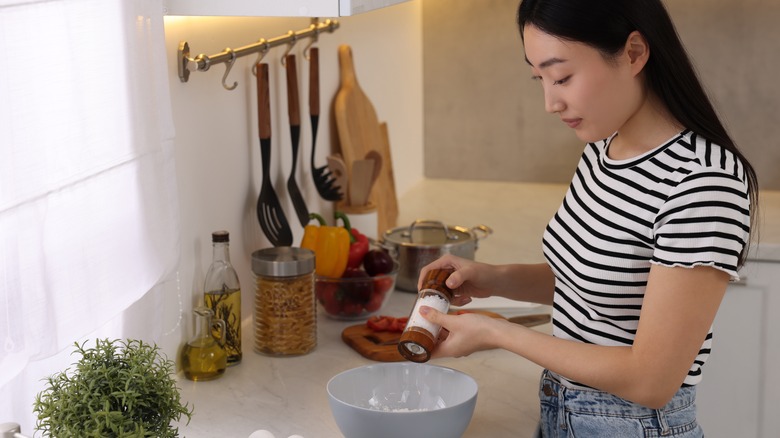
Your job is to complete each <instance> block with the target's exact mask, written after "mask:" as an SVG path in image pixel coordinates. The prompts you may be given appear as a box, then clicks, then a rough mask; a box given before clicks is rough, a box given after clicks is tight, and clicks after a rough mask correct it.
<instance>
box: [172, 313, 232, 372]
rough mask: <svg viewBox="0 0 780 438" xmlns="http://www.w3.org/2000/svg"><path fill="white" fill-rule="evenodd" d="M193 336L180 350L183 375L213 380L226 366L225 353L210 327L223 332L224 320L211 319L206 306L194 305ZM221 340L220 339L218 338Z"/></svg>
mask: <svg viewBox="0 0 780 438" xmlns="http://www.w3.org/2000/svg"><path fill="white" fill-rule="evenodd" d="M193 312H194V313H195V336H194V337H193V338H192V339H190V340H189V342H187V345H185V346H184V349H182V352H181V368H182V371H184V377H186V378H188V379H190V380H195V381H201V380H213V379H216V378H217V377H220V376H221V375H222V374H224V373H225V368H227V353H225V350H224V349H223V348H222V346H221V345H220V344H219V343H218V342H217V340H216V339H214V336H213V335H212V327H213V326H217V327H218V328H217V330H218V331H219V332H220V333H222V335H224V334H225V322H224V321H222V320H216V321H212V319H211V318H212V316H214V312H212V311H211V309H209V308H208V307H205V306H201V307H196V308H195V309H194V310H193ZM220 340H222V339H220Z"/></svg>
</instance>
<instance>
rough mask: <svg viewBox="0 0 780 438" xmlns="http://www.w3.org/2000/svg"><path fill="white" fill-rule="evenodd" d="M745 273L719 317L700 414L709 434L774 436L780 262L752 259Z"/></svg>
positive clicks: (778, 401) (778, 422)
mask: <svg viewBox="0 0 780 438" xmlns="http://www.w3.org/2000/svg"><path fill="white" fill-rule="evenodd" d="M741 275H742V276H743V277H744V280H743V281H740V282H739V283H737V284H733V285H731V286H729V288H728V290H727V291H726V296H725V297H724V299H723V303H722V304H721V306H720V309H719V310H718V315H717V316H716V318H715V322H714V332H713V336H714V337H713V346H712V356H711V357H710V358H709V360H708V361H707V364H706V365H705V366H704V378H703V380H702V382H701V383H700V384H699V387H698V395H697V406H698V418H699V422H700V423H701V425H702V427H703V428H704V431H705V434H706V435H707V436H708V437H715V438H719V437H724V438H729V437H737V436H738V437H756V438H769V437H770V436H771V437H774V436H776V435H775V434H776V433H777V430H780V417H779V416H778V415H777V412H776V410H777V406H780V394H778V393H777V390H776V389H777V388H780V376H778V375H777V373H776V372H774V371H773V370H774V369H776V368H777V363H778V361H780V320H779V319H778V318H777V315H778V314H780V260H759V261H757V260H751V261H748V263H746V265H745V268H744V269H743V271H742V272H741ZM773 389H774V390H773Z"/></svg>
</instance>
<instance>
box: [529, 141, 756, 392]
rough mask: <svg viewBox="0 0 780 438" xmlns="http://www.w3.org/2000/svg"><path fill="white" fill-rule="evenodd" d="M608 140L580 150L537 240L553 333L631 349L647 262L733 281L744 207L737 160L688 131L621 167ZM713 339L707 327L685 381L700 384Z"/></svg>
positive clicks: (744, 231) (745, 220)
mask: <svg viewBox="0 0 780 438" xmlns="http://www.w3.org/2000/svg"><path fill="white" fill-rule="evenodd" d="M612 138H614V135H613V136H612V137H610V138H609V139H607V140H604V141H600V142H597V143H590V144H588V145H587V146H586V148H585V151H584V153H583V154H582V158H581V159H580V162H579V164H578V166H577V170H576V173H575V175H574V178H573V179H572V182H571V185H570V186H569V190H568V192H567V193H566V197H565V198H564V200H563V203H562V204H561V206H560V208H559V209H558V212H557V213H556V214H555V216H554V217H553V218H552V220H551V221H550V223H549V224H548V226H547V229H546V230H545V233H544V240H543V244H544V255H545V258H546V259H547V262H548V263H549V265H550V266H551V267H552V270H553V272H554V274H555V296H554V301H553V334H554V335H555V336H556V337H559V338H563V339H571V340H576V341H581V342H586V343H591V344H598V345H608V346H610V345H618V346H619V345H631V344H632V343H633V340H634V336H635V334H636V329H637V325H638V323H639V312H640V310H641V308H642V300H643V297H644V293H645V288H646V286H647V278H648V275H649V273H650V265H651V264H658V265H663V266H683V267H693V266H697V265H703V266H712V267H715V268H716V269H720V270H722V271H725V272H727V273H728V274H729V275H730V276H731V278H732V279H734V280H736V279H738V278H739V277H738V274H737V261H738V258H739V255H740V252H741V251H742V249H743V248H744V246H745V244H746V241H747V239H748V233H749V224H750V212H749V206H750V203H749V197H748V194H747V182H746V177H745V171H744V167H743V166H742V163H741V162H740V161H739V160H738V159H736V157H735V156H734V154H732V153H731V152H729V151H727V150H725V149H723V148H721V147H720V146H717V145H715V144H712V143H711V142H710V141H708V140H706V139H704V138H702V137H699V136H697V135H696V134H694V133H693V132H690V131H687V130H686V131H683V132H682V133H680V134H679V135H677V136H676V137H674V138H673V139H671V140H669V141H668V142H667V143H665V144H663V145H661V146H659V147H657V148H655V149H653V150H652V151H649V152H647V153H645V154H643V155H641V156H638V157H634V158H631V159H628V160H622V161H616V160H612V159H610V158H609V157H607V149H608V145H609V142H610V141H611V139H612ZM711 341H712V329H710V332H709V333H708V335H707V337H706V339H705V340H704V342H703V343H702V346H701V349H700V350H699V354H698V356H697V357H696V360H695V361H694V363H693V364H692V365H691V368H690V370H689V371H688V376H687V377H686V379H685V382H684V385H695V384H696V383H698V382H699V381H700V380H701V373H700V372H701V366H702V365H703V364H704V362H705V361H706V360H707V357H708V356H709V353H710V347H711ZM559 377H561V378H562V380H563V381H564V383H566V384H568V385H571V386H574V387H577V386H580V385H578V384H577V383H576V382H572V381H568V380H566V379H565V378H563V376H559Z"/></svg>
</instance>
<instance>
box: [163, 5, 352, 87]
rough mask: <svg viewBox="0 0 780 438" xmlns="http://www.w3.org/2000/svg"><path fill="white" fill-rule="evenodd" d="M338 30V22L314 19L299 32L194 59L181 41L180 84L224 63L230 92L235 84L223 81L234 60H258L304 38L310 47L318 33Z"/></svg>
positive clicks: (188, 48)
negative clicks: (255, 56) (254, 57)
mask: <svg viewBox="0 0 780 438" xmlns="http://www.w3.org/2000/svg"><path fill="white" fill-rule="evenodd" d="M338 28H339V22H338V20H330V19H329V20H325V21H322V22H320V21H319V20H318V19H316V18H314V19H312V24H311V26H309V28H308V29H303V30H299V31H297V32H296V31H292V30H291V31H289V32H287V34H286V35H281V36H278V37H275V38H271V39H269V40H267V39H265V38H261V39H260V40H258V41H257V42H256V43H254V44H249V45H246V46H243V47H239V48H238V49H231V48H229V47H228V48H226V49H225V50H223V51H221V52H219V53H217V54H215V55H211V56H208V55H204V54H202V53H201V54H200V55H198V56H196V57H194V58H191V57H190V45H189V44H188V43H187V42H186V41H182V42H181V43H179V51H178V58H177V59H178V61H179V62H178V66H179V79H180V80H181V81H182V82H187V81H188V80H189V78H190V72H192V71H207V70H208V69H209V68H211V66H212V65H215V64H220V63H225V64H226V70H225V75H224V76H223V77H222V84H223V86H224V87H225V88H226V89H228V90H232V89H233V88H235V85H236V84H235V83H234V84H233V87H229V86H227V85H225V79H226V78H227V75H228V73H229V72H230V69H231V68H232V67H233V63H234V62H236V59H238V58H241V57H242V56H247V55H251V54H253V53H259V54H261V55H260V58H262V56H265V53H266V52H268V50H270V49H271V48H273V47H276V46H281V45H283V44H289V45H290V46H291V47H292V45H294V44H295V43H296V42H298V40H301V39H304V38H312V41H311V42H310V44H309V45H311V44H312V43H314V42H315V41H317V38H318V36H319V34H320V33H322V32H328V33H333V32H334V31H335V30H336V29H338ZM307 48H308V47H307Z"/></svg>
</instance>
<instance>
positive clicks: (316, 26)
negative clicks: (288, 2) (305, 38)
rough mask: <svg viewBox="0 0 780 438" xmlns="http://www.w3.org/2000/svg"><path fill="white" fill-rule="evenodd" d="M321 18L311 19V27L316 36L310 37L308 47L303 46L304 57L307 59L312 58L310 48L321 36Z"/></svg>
mask: <svg viewBox="0 0 780 438" xmlns="http://www.w3.org/2000/svg"><path fill="white" fill-rule="evenodd" d="M319 22H320V20H319V18H312V19H311V25H310V26H309V29H311V31H312V33H313V34H314V36H312V37H311V39H309V43H308V44H306V47H304V48H303V57H304V59H306V60H307V61H308V60H310V59H311V56H310V55H309V49H311V46H313V45H314V43H316V42H317V41H318V40H319V38H320V27H319Z"/></svg>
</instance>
